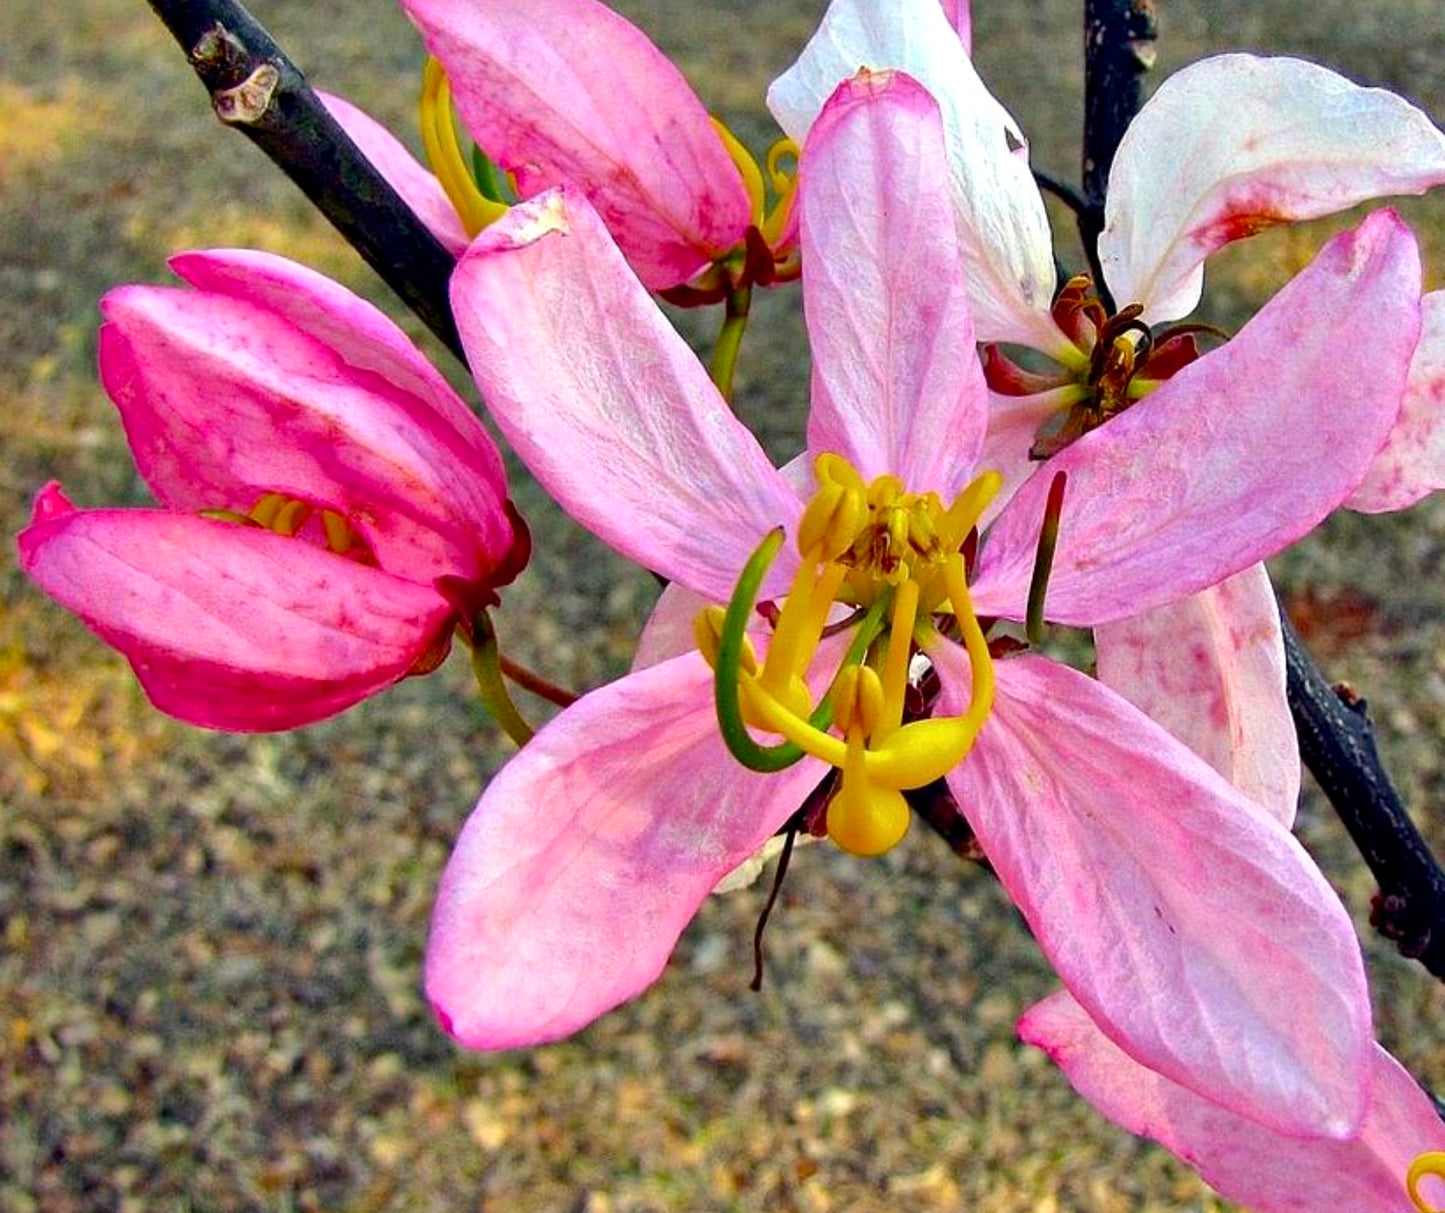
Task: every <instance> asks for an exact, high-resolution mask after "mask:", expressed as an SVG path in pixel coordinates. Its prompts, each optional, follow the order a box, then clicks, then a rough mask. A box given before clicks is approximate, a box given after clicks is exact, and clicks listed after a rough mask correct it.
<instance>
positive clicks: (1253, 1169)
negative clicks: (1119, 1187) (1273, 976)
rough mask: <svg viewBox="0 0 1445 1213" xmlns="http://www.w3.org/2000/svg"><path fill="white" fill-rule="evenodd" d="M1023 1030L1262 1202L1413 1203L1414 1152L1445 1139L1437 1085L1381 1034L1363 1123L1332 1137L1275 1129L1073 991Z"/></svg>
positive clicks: (1364, 1212)
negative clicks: (1157, 1061) (1154, 1061)
mask: <svg viewBox="0 0 1445 1213" xmlns="http://www.w3.org/2000/svg"><path fill="white" fill-rule="evenodd" d="M1298 1005H1299V1006H1300V1008H1301V1010H1302V1011H1304V1012H1305V1013H1308V1007H1307V1005H1306V1004H1298ZM1019 1035H1020V1036H1021V1037H1022V1038H1023V1040H1024V1041H1025V1043H1027V1044H1031V1045H1037V1046H1038V1047H1039V1048H1041V1049H1043V1050H1044V1051H1045V1052H1046V1053H1048V1055H1049V1056H1050V1057H1052V1058H1053V1059H1054V1061H1056V1062H1057V1063H1058V1064H1059V1067H1060V1068H1061V1069H1062V1070H1063V1071H1064V1073H1065V1074H1067V1075H1068V1078H1069V1081H1070V1082H1071V1083H1072V1084H1073V1085H1074V1089H1075V1090H1077V1091H1078V1092H1079V1094H1080V1095H1082V1096H1083V1097H1084V1098H1085V1099H1087V1100H1088V1101H1089V1102H1090V1103H1091V1104H1093V1105H1094V1107H1096V1108H1097V1109H1098V1110H1099V1111H1100V1112H1102V1113H1103V1114H1104V1115H1105V1116H1107V1117H1108V1118H1109V1119H1110V1120H1112V1121H1114V1122H1116V1123H1117V1124H1120V1125H1122V1126H1123V1127H1124V1128H1126V1129H1128V1130H1129V1131H1130V1132H1131V1133H1138V1134H1140V1135H1141V1136H1144V1137H1152V1138H1153V1139H1154V1140H1155V1141H1157V1142H1159V1143H1160V1144H1161V1145H1163V1146H1164V1147H1165V1148H1166V1149H1169V1150H1172V1151H1173V1152H1174V1153H1175V1154H1177V1155H1179V1157H1180V1158H1182V1159H1184V1160H1185V1161H1186V1162H1188V1163H1190V1164H1191V1165H1193V1166H1195V1167H1197V1168H1198V1169H1199V1173H1200V1174H1201V1175H1202V1176H1203V1177H1204V1179H1205V1180H1206V1181H1207V1182H1208V1183H1209V1184H1210V1185H1211V1186H1212V1187H1213V1188H1214V1189H1215V1190H1216V1191H1217V1192H1219V1194H1220V1195H1221V1196H1224V1197H1227V1198H1228V1199H1229V1200H1232V1201H1238V1202H1239V1203H1240V1204H1241V1205H1246V1206H1248V1207H1249V1208H1250V1209H1252V1210H1254V1211H1255V1213H1319V1210H1321V1209H1339V1210H1349V1213H1408V1210H1409V1209H1410V1202H1409V1199H1408V1198H1407V1196H1406V1195H1405V1174H1406V1172H1407V1171H1408V1170H1409V1168H1410V1163H1411V1162H1412V1161H1413V1160H1414V1159H1415V1157H1416V1156H1417V1155H1419V1154H1423V1153H1425V1152H1426V1151H1428V1150H1445V1125H1442V1123H1441V1121H1440V1117H1439V1116H1438V1115H1437V1114H1436V1112H1435V1108H1434V1106H1433V1105H1432V1104H1431V1102H1430V1100H1429V1097H1428V1096H1426V1094H1425V1092H1424V1091H1422V1090H1421V1089H1420V1087H1419V1086H1418V1085H1417V1084H1416V1083H1415V1080H1414V1079H1412V1078H1411V1077H1410V1075H1409V1074H1408V1073H1407V1072H1406V1071H1405V1069H1404V1067H1403V1066H1401V1065H1400V1063H1399V1062H1397V1061H1396V1060H1395V1059H1394V1058H1393V1057H1391V1056H1390V1055H1389V1054H1388V1053H1387V1052H1385V1050H1384V1049H1382V1048H1380V1046H1379V1045H1374V1046H1372V1049H1371V1054H1370V1074H1369V1086H1370V1098H1369V1110H1368V1111H1367V1112H1366V1113H1365V1119H1364V1122H1363V1124H1362V1125H1361V1128H1360V1132H1359V1134H1358V1135H1357V1136H1354V1137H1350V1138H1347V1139H1346V1140H1344V1141H1333V1140H1330V1139H1327V1138H1325V1139H1322V1138H1300V1137H1292V1136H1287V1135H1285V1134H1281V1133H1274V1132H1271V1131H1270V1130H1268V1129H1267V1128H1265V1127H1264V1126H1262V1125H1260V1124H1257V1123H1255V1122H1254V1121H1252V1120H1248V1119H1246V1118H1244V1117H1242V1116H1239V1115H1237V1114H1235V1113H1233V1112H1230V1111H1228V1110H1226V1109H1224V1108H1222V1107H1220V1106H1219V1105H1217V1104H1215V1103H1212V1102H1210V1101H1209V1100H1207V1099H1201V1098H1200V1097H1199V1096H1198V1095H1197V1094H1195V1093H1193V1092H1191V1091H1188V1090H1186V1089H1185V1088H1184V1087H1181V1086H1179V1085H1177V1084H1176V1083H1172V1082H1170V1081H1169V1080H1168V1079H1167V1078H1164V1077H1162V1076H1161V1075H1159V1074H1156V1073H1154V1072H1153V1071H1152V1070H1149V1069H1146V1068H1144V1067H1143V1066H1140V1065H1138V1064H1137V1063H1136V1062H1134V1061H1132V1060H1130V1058H1129V1057H1128V1055H1127V1054H1125V1053H1123V1052H1122V1051H1121V1050H1120V1049H1118V1048H1117V1047H1116V1046H1115V1045H1114V1044H1113V1043H1111V1042H1110V1040H1109V1038H1108V1037H1107V1036H1105V1035H1104V1033H1102V1032H1100V1031H1099V1029H1098V1027H1097V1026H1096V1025H1095V1024H1094V1022H1093V1021H1092V1020H1091V1019H1090V1018H1089V1016H1088V1013H1087V1012H1086V1011H1085V1010H1084V1009H1083V1007H1081V1006H1080V1005H1079V1004H1078V1003H1077V1002H1076V1001H1074V999H1073V998H1071V997H1070V996H1069V994H1068V992H1067V991H1063V990H1061V991H1060V992H1059V993H1057V994H1054V995H1051V996H1050V997H1048V998H1046V999H1044V1000H1043V1001H1042V1002H1040V1003H1036V1004H1035V1005H1034V1006H1033V1007H1031V1008H1030V1009H1029V1010H1028V1011H1027V1012H1026V1013H1025V1014H1024V1016H1023V1018H1022V1019H1021V1020H1020V1021H1019ZM1421 1195H1422V1196H1427V1197H1429V1198H1430V1205H1431V1207H1432V1208H1439V1207H1440V1205H1441V1203H1442V1201H1445V1187H1441V1186H1439V1185H1437V1186H1435V1187H1434V1188H1433V1190H1432V1189H1431V1188H1429V1187H1428V1186H1427V1187H1426V1190H1425V1191H1423V1192H1422V1193H1421Z"/></svg>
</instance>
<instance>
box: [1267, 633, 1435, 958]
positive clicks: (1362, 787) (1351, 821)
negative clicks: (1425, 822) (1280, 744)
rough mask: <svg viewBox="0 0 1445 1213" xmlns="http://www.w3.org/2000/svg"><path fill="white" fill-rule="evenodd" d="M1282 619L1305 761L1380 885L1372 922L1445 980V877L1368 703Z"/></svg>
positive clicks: (1291, 699) (1292, 698) (1292, 700)
mask: <svg viewBox="0 0 1445 1213" xmlns="http://www.w3.org/2000/svg"><path fill="white" fill-rule="evenodd" d="M1280 618H1281V620H1282V621H1283V624H1284V639H1285V668H1286V669H1287V671H1288V673H1289V706H1290V711H1291V713H1292V714H1293V715H1294V722H1295V728H1296V730H1297V731H1298V733H1299V744H1300V756H1301V757H1302V758H1303V759H1304V761H1305V765H1306V766H1307V767H1309V770H1310V774H1312V775H1313V776H1314V777H1315V781H1316V782H1317V783H1318V784H1319V785H1320V788H1321V789H1322V790H1323V791H1324V793H1325V795H1326V796H1328V797H1329V801H1330V803H1331V804H1332V805H1334V807H1335V812H1336V813H1338V814H1339V816H1340V820H1341V821H1342V822H1344V823H1345V829H1347V830H1348V831H1349V834H1350V837H1351V838H1352V839H1354V842H1355V845H1356V846H1357V847H1358V848H1359V849H1360V854H1361V855H1362V856H1363V857H1364V860H1365V863H1366V864H1367V865H1368V867H1369V869H1370V871H1371V872H1372V873H1374V876H1375V879H1376V880H1377V881H1378V882H1379V885H1380V891H1379V892H1378V893H1377V894H1376V895H1375V900H1374V904H1373V907H1372V909H1371V912H1370V923H1371V925H1372V926H1373V927H1374V928H1375V929H1376V930H1377V931H1379V932H1380V934H1382V935H1384V936H1385V937H1386V938H1387V939H1393V940H1394V941H1395V942H1396V944H1397V945H1398V946H1399V948H1400V951H1401V953H1403V954H1404V955H1405V956H1410V957H1413V958H1414V959H1416V960H1418V961H1419V962H1420V963H1421V964H1423V965H1424V966H1425V967H1426V968H1427V969H1428V970H1429V971H1430V972H1431V973H1433V974H1434V975H1435V976H1436V977H1438V978H1440V979H1442V980H1445V872H1442V871H1441V870H1440V867H1439V865H1438V864H1437V863H1436V862H1435V859H1434V857H1433V856H1432V855H1431V854H1430V848H1429V847H1428V846H1427V845H1426V843H1425V840H1424V839H1423V838H1422V837H1421V836H1420V831H1419V830H1417V829H1416V828H1415V823H1414V822H1413V821H1411V820H1410V815H1409V813H1408V812H1406V810H1405V806H1404V804H1403V803H1402V802H1401V800H1400V795H1399V793H1398V792H1396V790H1395V788H1394V786H1393V785H1392V784H1391V782H1390V777H1389V776H1388V775H1387V774H1386V773H1385V770H1384V767H1383V766H1381V764H1380V755H1379V753H1378V752H1377V751H1376V749H1375V734H1374V729H1373V728H1372V727H1371V725H1370V718H1369V715H1368V712H1367V710H1366V706H1367V705H1366V703H1365V701H1364V700H1363V699H1361V698H1360V697H1359V696H1358V695H1356V694H1355V693H1354V692H1353V691H1351V690H1349V689H1348V688H1346V687H1332V686H1330V684H1329V683H1327V682H1326V681H1325V679H1324V676H1323V675H1322V674H1321V673H1320V671H1319V668H1318V667H1317V666H1316V665H1315V663H1314V662H1313V661H1312V660H1311V659H1310V656H1309V654H1308V653H1307V652H1305V649H1304V645H1303V643H1302V642H1301V641H1300V638H1299V635H1298V634H1297V633H1296V632H1295V630H1294V627H1293V626H1292V625H1291V623H1290V620H1289V616H1288V615H1287V614H1285V612H1284V611H1283V610H1281V612H1280Z"/></svg>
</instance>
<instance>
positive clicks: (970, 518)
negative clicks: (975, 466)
mask: <svg viewBox="0 0 1445 1213" xmlns="http://www.w3.org/2000/svg"><path fill="white" fill-rule="evenodd" d="M1002 487H1003V477H1002V476H1000V475H999V474H998V473H997V472H980V473H979V474H978V475H977V476H975V477H974V478H973V480H972V481H971V482H970V483H969V485H968V487H967V488H966V489H964V490H963V492H961V493H960V494H959V495H958V496H957V497H955V498H954V499H953V504H952V505H951V506H949V507H948V513H946V514H945V515H944V516H943V525H942V526H941V527H940V528H939V532H938V538H939V542H940V543H941V544H942V545H943V547H945V548H948V549H950V550H952V551H957V550H958V549H959V548H960V547H961V546H962V545H963V541H964V540H965V539H967V538H968V533H969V531H971V530H973V528H974V527H976V526H977V525H978V520H979V519H980V518H982V517H983V512H984V510H986V509H988V506H989V502H991V501H992V500H993V499H994V498H995V497H996V496H998V491H999V489H1000V488H1002Z"/></svg>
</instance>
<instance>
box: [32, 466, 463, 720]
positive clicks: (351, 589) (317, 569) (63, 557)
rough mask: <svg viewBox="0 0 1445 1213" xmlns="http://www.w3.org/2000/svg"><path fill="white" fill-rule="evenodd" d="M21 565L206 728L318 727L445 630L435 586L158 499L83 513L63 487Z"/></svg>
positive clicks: (165, 701) (39, 507)
mask: <svg viewBox="0 0 1445 1213" xmlns="http://www.w3.org/2000/svg"><path fill="white" fill-rule="evenodd" d="M19 545H20V567H21V568H22V569H24V571H25V572H27V573H28V574H30V576H32V577H33V578H35V580H36V581H37V582H38V583H39V584H40V586H41V588H42V589H44V590H45V592H46V593H47V594H49V595H50V596H51V597H53V598H55V599H56V600H57V601H58V602H59V603H60V604H61V605H62V606H65V607H67V608H68V609H70V610H72V611H74V612H75V613H76V614H77V615H79V616H80V618H81V619H82V620H83V621H84V622H85V624H86V625H87V626H88V627H90V628H91V629H92V630H93V631H95V632H96V633H97V634H98V635H99V636H100V637H101V639H102V640H104V641H105V642H106V643H107V644H109V645H111V646H112V647H114V648H115V649H117V650H119V651H120V652H121V653H122V654H123V655H124V656H125V657H126V658H128V659H129V661H130V663H131V664H132V666H134V667H135V672H136V676H137V677H138V678H139V679H140V681H141V685H142V686H143V687H144V688H145V690H146V694H147V695H149V696H150V698H151V700H152V701H153V702H154V703H155V705H156V706H157V707H158V708H160V709H161V710H162V711H164V712H169V713H170V714H171V715H173V716H177V717H179V718H180V719H182V720H185V721H188V722H190V723H191V724H197V725H202V726H204V727H207V728H213V729H230V730H244V731H250V730H273V729H290V728H295V727H297V726H298V725H303V724H309V723H311V722H312V721H315V720H320V719H322V718H323V717H326V716H331V715H333V714H334V713H336V712H339V711H341V710H343V709H344V708H348V707H350V706H351V705H352V704H354V703H356V702H358V701H359V700H361V699H364V698H366V697H367V696H368V695H371V694H373V693H375V692H376V691H379V690H381V689H382V688H384V687H387V686H390V685H391V684H392V683H394V682H396V681H397V680H399V679H400V678H402V677H404V676H405V675H406V674H407V673H408V672H409V671H410V670H411V668H412V667H413V666H415V665H416V664H417V663H418V662H419V661H422V660H423V659H424V658H426V657H427V656H428V655H429V654H431V653H433V652H434V651H435V650H436V648H437V647H438V646H439V645H443V644H445V643H446V641H447V627H448V624H449V621H450V615H451V608H450V607H449V606H448V604H447V603H446V602H444V601H443V600H442V599H441V597H439V596H438V595H437V593H436V592H435V591H434V590H433V589H431V587H430V586H425V585H416V584H413V583H412V582H409V581H403V580H402V579H400V578H398V577H393V576H391V575H390V574H388V573H384V572H382V571H380V570H379V569H374V568H368V567H365V566H363V565H360V564H357V563H355V562H353V561H351V560H347V559H344V558H342V557H340V556H335V555H332V554H331V553H330V552H327V551H325V550H322V549H319V548H315V547H312V546H310V545H309V544H307V543H305V542H303V541H301V540H299V539H288V538H285V537H283V536H280V535H276V534H273V533H272V532H270V531H266V530H263V529H261V528H259V527H257V528H252V527H245V526H240V525H237V524H235V523H227V522H218V521H213V520H211V519H206V518H196V517H191V516H187V515H178V514H168V513H161V512H158V511H153V510H90V511H79V512H75V511H73V509H72V508H69V507H68V503H66V502H65V501H64V498H63V497H62V496H61V495H60V493H59V491H58V489H52V490H47V492H46V493H45V494H42V499H41V500H39V501H37V503H36V511H35V518H34V520H33V521H32V524H31V525H30V526H29V527H27V528H26V529H25V530H23V531H22V532H21V533H20V538H19Z"/></svg>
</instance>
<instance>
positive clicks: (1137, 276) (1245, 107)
mask: <svg viewBox="0 0 1445 1213" xmlns="http://www.w3.org/2000/svg"><path fill="white" fill-rule="evenodd" d="M1441 182H1445V135H1442V134H1441V133H1440V132H1439V131H1438V130H1436V129H1435V127H1434V125H1433V124H1432V123H1431V122H1430V120H1429V118H1427V117H1426V116H1425V115H1424V114H1422V113H1421V112H1420V111H1419V110H1417V109H1416V108H1415V107H1414V106H1412V105H1410V104H1409V102H1407V101H1405V100H1404V99H1403V98H1401V97H1397V96H1396V95H1395V94H1394V93H1391V92H1386V91H1385V90H1384V89H1376V88H1361V87H1360V86H1359V85H1356V84H1353V83H1351V82H1350V81H1349V80H1346V79H1345V78H1344V77H1343V76H1338V75H1336V74H1335V73H1334V72H1331V71H1328V70H1326V69H1325V68H1323V67H1320V66H1318V65H1317V64H1314V63H1306V62H1304V61H1303V60H1300V59H1283V58H1281V59H1266V58H1261V57H1259V56H1256V55H1217V56H1215V57H1214V58H1211V59H1204V60H1201V61H1200V62H1198V63H1195V64H1192V65H1191V66H1189V67H1186V68H1184V69H1183V70H1181V71H1178V72H1175V73H1174V75H1172V76H1170V77H1169V78H1168V79H1167V80H1165V81H1164V83H1163V84H1162V85H1160V87H1159V91H1158V92H1156V93H1155V94H1154V96H1153V97H1151V98H1150V99H1149V102H1148V104H1146V105H1145V106H1144V108H1143V109H1142V110H1141V111H1140V112H1139V116H1138V117H1137V118H1136V119H1135V120H1134V122H1133V123H1132V124H1131V125H1130V127H1129V130H1128V132H1127V133H1126V134H1125V136H1124V140H1123V142H1122V143H1121V144H1120V145H1119V152H1118V155H1117V156H1116V157H1115V160H1114V166H1113V169H1112V170H1111V172H1110V174H1109V197H1108V203H1107V206H1106V216H1105V219H1106V221H1105V226H1104V231H1103V234H1102V235H1101V236H1100V237H1099V257H1100V259H1101V261H1102V262H1103V266H1104V278H1105V280H1106V281H1107V282H1108V284H1109V287H1110V289H1111V290H1112V291H1113V293H1114V298H1115V299H1116V300H1117V301H1118V303H1119V304H1120V305H1121V306H1122V305H1124V304H1126V303H1142V304H1143V305H1144V310H1145V314H1146V318H1147V319H1148V320H1149V321H1150V322H1151V323H1156V324H1157V323H1160V322H1163V321H1166V320H1175V319H1178V318H1179V317H1180V316H1184V315H1186V314H1188V313H1189V312H1191V311H1193V310H1194V306H1195V304H1197V303H1198V302H1199V293H1200V288H1201V287H1202V285H1203V282H1204V269H1203V263H1204V259H1205V258H1206V257H1208V256H1209V254H1210V253H1212V252H1214V250H1215V249H1217V248H1220V247H1221V246H1223V245H1225V244H1227V243H1228V242H1229V241H1231V240H1237V239H1238V238H1239V237H1241V236H1249V235H1253V234H1254V233H1255V232H1257V231H1260V230H1261V229H1262V228H1265V227H1269V226H1272V225H1273V224H1276V223H1285V222H1289V221H1291V220H1295V219H1313V218H1315V217H1317V216H1319V215H1331V214H1334V213H1335V212H1337V211H1343V210H1348V209H1349V208H1350V207H1352V206H1354V205H1356V204H1357V203H1360V202H1364V201H1367V200H1368V199H1371V198H1380V197H1384V196H1386V195H1390V194H1422V193H1424V192H1425V191H1426V190H1428V189H1430V188H1431V187H1432V186H1435V185H1439V184H1440V183H1441Z"/></svg>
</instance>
